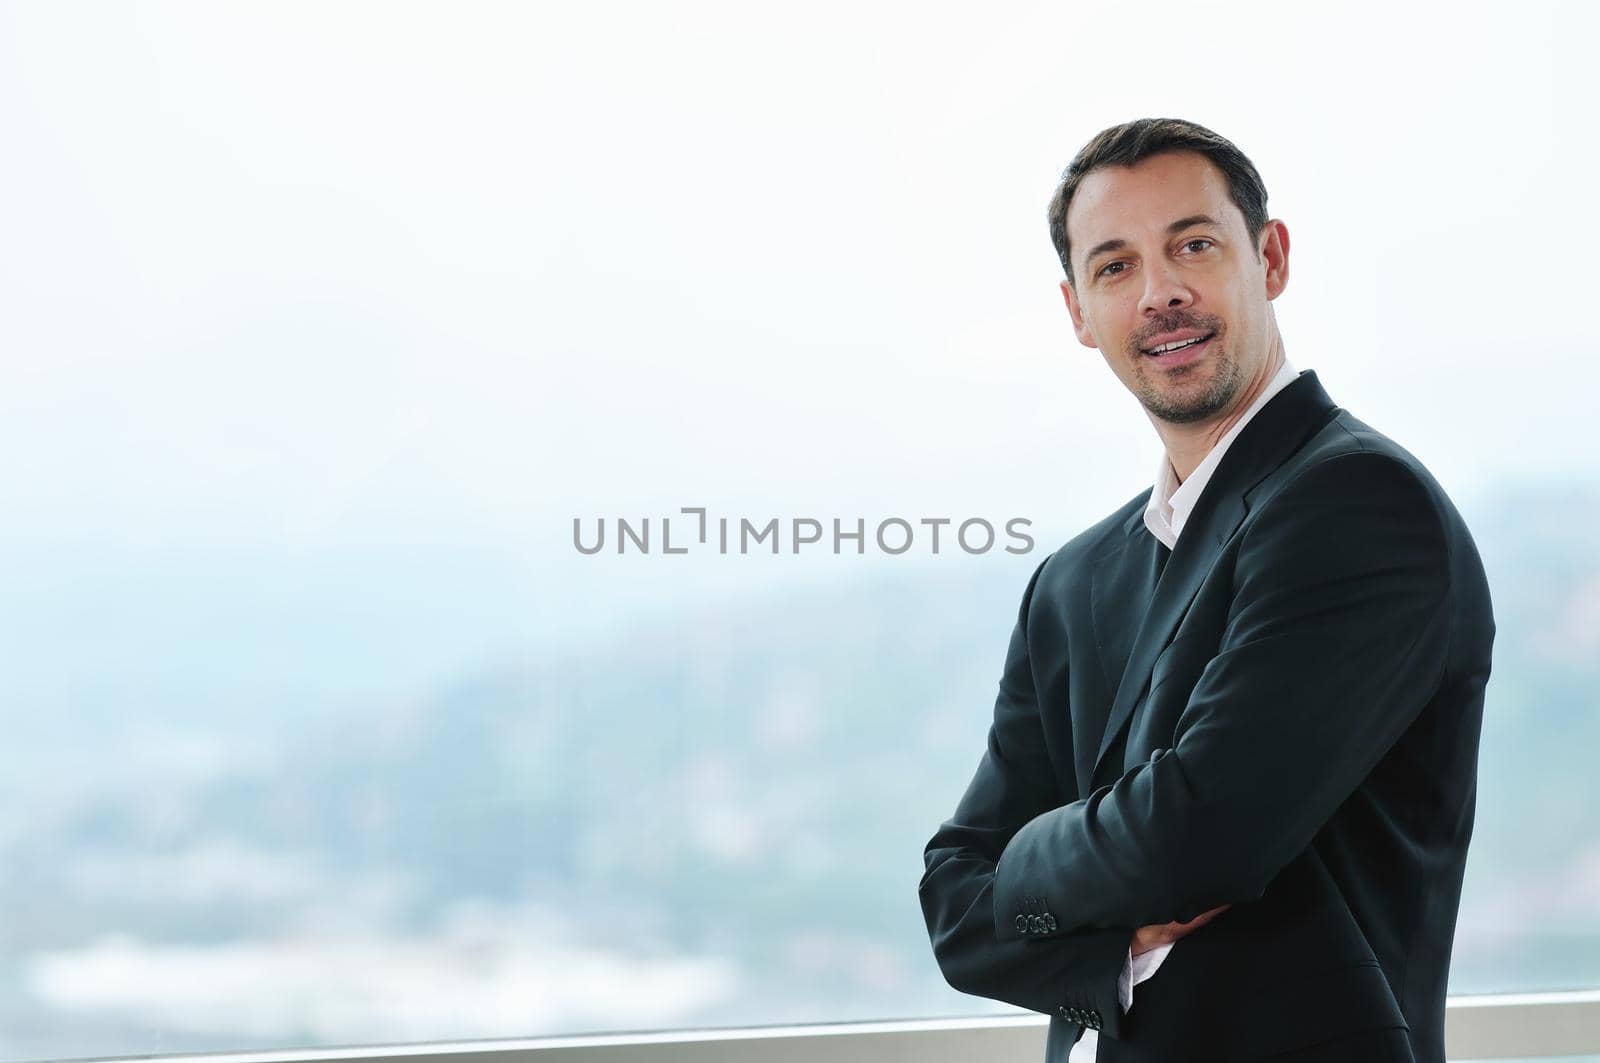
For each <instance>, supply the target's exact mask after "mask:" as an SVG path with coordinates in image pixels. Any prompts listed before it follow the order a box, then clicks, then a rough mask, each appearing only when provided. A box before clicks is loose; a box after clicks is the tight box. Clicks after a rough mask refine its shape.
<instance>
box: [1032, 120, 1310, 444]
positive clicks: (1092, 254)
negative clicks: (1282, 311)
mask: <svg viewBox="0 0 1600 1063" xmlns="http://www.w3.org/2000/svg"><path fill="white" fill-rule="evenodd" d="M1067 235H1068V238H1069V241H1070V245H1071V253H1072V267H1073V276H1074V277H1075V279H1076V283H1075V284H1068V283H1067V282H1066V281H1062V282H1061V290H1062V293H1063V295H1064V296H1065V297H1066V301H1067V309H1068V311H1069V312H1070V313H1071V314H1072V324H1073V328H1074V330H1075V331H1076V332H1077V334H1078V339H1079V340H1080V341H1081V342H1082V343H1083V344H1084V345H1085V346H1089V347H1098V348H1099V349H1100V352H1101V354H1102V355H1104V357H1105V359H1106V363H1107V364H1108V365H1110V366H1111V370H1112V372H1114V373H1116V374H1117V378H1118V379H1119V380H1121V381H1122V383H1123V386H1125V387H1126V388H1127V389H1128V390H1129V391H1131V392H1133V394H1134V396H1135V397H1136V398H1138V400H1139V401H1140V402H1141V403H1143V404H1144V407H1145V409H1147V410H1149V411H1150V413H1151V414H1153V415H1154V416H1156V417H1158V418H1161V419H1162V420H1164V421H1168V422H1171V423H1174V424H1189V423H1196V422H1205V421H1211V420H1215V419H1217V418H1220V417H1224V416H1226V415H1227V414H1229V413H1231V412H1232V410H1233V406H1234V404H1235V400H1237V399H1239V398H1240V397H1241V396H1242V394H1244V392H1245V391H1246V390H1247V389H1248V388H1249V387H1250V385H1251V384H1252V383H1253V382H1254V381H1255V380H1256V379H1257V378H1258V377H1262V376H1264V375H1265V373H1264V370H1265V368H1266V366H1267V364H1268V360H1269V358H1270V355H1271V351H1272V345H1273V343H1274V342H1275V337H1276V327H1275V325H1274V324H1273V321H1272V313H1271V307H1270V306H1269V301H1270V300H1272V299H1275V298H1277V296H1278V293H1279V292H1281V291H1282V290H1283V286H1284V284H1285V283H1286V282H1287V281H1288V275H1289V265H1288V253H1289V234H1288V230H1287V229H1285V228H1284V226H1283V223H1282V222H1280V221H1270V222H1268V223H1267V226H1266V228H1265V229H1263V230H1262V233H1261V238H1260V245H1261V248H1260V250H1259V251H1258V248H1257V245H1256V244H1255V243H1252V241H1251V240H1250V236H1249V234H1248V233H1247V232H1246V230H1245V223H1244V215H1242V214H1241V213H1240V212H1239V208H1238V207H1236V206H1234V203H1233V200H1232V199H1231V198H1230V197H1229V195H1228V184H1227V179H1226V178H1225V177H1224V176H1223V175H1222V171H1221V170H1219V169H1217V167H1216V166H1215V165H1213V164H1212V162H1211V161H1210V160H1209V159H1207V158H1206V157H1205V156H1203V155H1200V154H1199V153H1197V152H1192V151H1175V152H1165V153H1163V154H1160V155H1153V156H1151V157H1150V158H1148V159H1145V160H1143V161H1141V162H1140V163H1139V164H1138V165H1136V166H1132V167H1126V166H1107V167H1103V168H1101V169H1098V170H1095V171H1093V172H1091V173H1090V174H1089V175H1088V176H1087V177H1085V178H1084V179H1083V182H1082V183H1081V184H1079V186H1078V189H1077V191H1076V192H1075V193H1074V195H1073V197H1072V203H1071V204H1070V206H1069V207H1068V209H1067ZM1197 337H1199V338H1202V341H1201V342H1199V343H1191V344H1189V345H1188V346H1185V347H1182V348H1180V349H1168V350H1165V351H1162V350H1155V351H1153V350H1152V348H1163V347H1165V348H1170V346H1171V345H1172V344H1174V343H1182V342H1184V341H1188V340H1192V339H1195V338H1197Z"/></svg>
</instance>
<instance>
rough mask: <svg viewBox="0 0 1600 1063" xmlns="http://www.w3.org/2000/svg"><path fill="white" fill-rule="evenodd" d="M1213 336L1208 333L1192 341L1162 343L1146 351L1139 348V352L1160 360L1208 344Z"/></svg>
mask: <svg viewBox="0 0 1600 1063" xmlns="http://www.w3.org/2000/svg"><path fill="white" fill-rule="evenodd" d="M1215 335H1216V333H1215V332H1208V333H1206V334H1205V335H1204V336H1196V337H1195V338H1194V339H1192V340H1180V341H1177V342H1174V343H1163V344H1162V345H1161V346H1159V347H1153V348H1148V349H1147V348H1144V347H1141V348H1139V350H1140V351H1141V352H1142V353H1143V354H1145V355H1147V356H1149V357H1151V358H1161V357H1163V356H1166V355H1172V354H1177V353H1179V352H1180V351H1187V350H1189V349H1190V348H1193V347H1199V346H1201V345H1202V344H1204V343H1206V342H1208V341H1209V340H1211V338H1212V337H1214V336H1215Z"/></svg>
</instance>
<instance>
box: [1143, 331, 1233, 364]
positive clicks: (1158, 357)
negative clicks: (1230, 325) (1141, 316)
mask: <svg viewBox="0 0 1600 1063" xmlns="http://www.w3.org/2000/svg"><path fill="white" fill-rule="evenodd" d="M1216 336H1217V334H1216V333H1215V332H1208V333H1206V334H1205V335H1204V336H1199V337H1196V338H1193V339H1188V340H1177V341H1174V342H1171V343H1163V344H1159V345H1157V349H1156V350H1154V351H1151V350H1144V349H1143V348H1141V352H1142V353H1143V356H1144V358H1145V359H1147V360H1148V361H1151V362H1154V363H1155V364H1156V365H1158V366H1160V367H1161V368H1162V369H1172V368H1175V367H1177V366H1180V365H1187V364H1188V363H1190V362H1192V361H1194V360H1195V359H1197V358H1199V357H1200V356H1201V355H1203V354H1204V353H1205V352H1206V350H1207V349H1208V348H1209V347H1210V346H1211V341H1212V340H1214V339H1216Z"/></svg>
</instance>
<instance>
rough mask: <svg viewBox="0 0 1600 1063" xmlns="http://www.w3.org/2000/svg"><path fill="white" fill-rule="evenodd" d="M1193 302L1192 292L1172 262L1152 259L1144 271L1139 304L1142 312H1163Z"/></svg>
mask: <svg viewBox="0 0 1600 1063" xmlns="http://www.w3.org/2000/svg"><path fill="white" fill-rule="evenodd" d="M1193 302H1194V293H1193V292H1191V291H1190V290H1189V288H1188V286H1187V285H1185V284H1184V283H1183V278H1182V277H1181V276H1180V275H1179V274H1178V271H1177V269H1176V268H1175V267H1174V266H1173V264H1172V263H1171V262H1169V261H1167V260H1166V259H1164V258H1163V259H1155V260H1152V262H1151V263H1150V265H1149V266H1147V267H1146V269H1145V271H1144V295H1143V299H1142V301H1141V302H1140V304H1139V309H1140V311H1141V312H1143V313H1146V314H1148V313H1157V314H1160V313H1164V312H1165V311H1168V310H1173V309H1176V308H1178V307H1185V306H1189V305H1191V304H1192V303H1193Z"/></svg>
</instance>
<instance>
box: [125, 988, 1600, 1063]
mask: <svg viewBox="0 0 1600 1063" xmlns="http://www.w3.org/2000/svg"><path fill="white" fill-rule="evenodd" d="M1046 1022H1047V1020H1046V1018H1045V1017H1044V1016H1040V1015H1018V1016H999V1017H991V1018H975V1019H925V1020H911V1021H901V1022H860V1023H839V1024H834V1025H821V1026H762V1027H746V1028H739V1029H725V1030H686V1031H677V1032H670V1033H659V1032H658V1033H644V1032H641V1033H633V1034H604V1035H596V1036H586V1037H544V1038H528V1039H524V1040H494V1041H454V1042H441V1043H438V1044H424V1045H389V1046H377V1047H361V1048H319V1049H307V1050H303V1051H293V1052H287V1051H286V1052H240V1053H229V1054H225V1055H208V1056H168V1057H160V1058H164V1059H170V1060H173V1061H175V1063H177V1061H182V1063H339V1061H342V1060H350V1061H352V1063H353V1061H356V1060H360V1061H362V1063H748V1061H751V1060H759V1061H760V1063H824V1061H826V1063H906V1061H910V1060H915V1061H917V1063H970V1061H971V1060H974V1059H982V1060H994V1061H1010V1060H1015V1061H1017V1063H1038V1060H1039V1059H1040V1058H1041V1057H1042V1056H1043V1053H1044V1035H1045V1025H1046ZM1445 1044H1446V1046H1447V1050H1448V1053H1449V1056H1450V1059H1451V1060H1467V1059H1509V1058H1517V1059H1523V1058H1543V1057H1557V1056H1574V1055H1583V1054H1586V1053H1593V1054H1596V1055H1600V990H1587V991H1583V992H1573V993H1517V994H1495V995H1488V996H1461V997H1451V998H1450V1001H1449V1004H1448V1008H1447V1011H1446V1013H1445ZM130 1058H140V1059H146V1060H148V1059H151V1058H155V1057H148V1056H146V1057H130Z"/></svg>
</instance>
